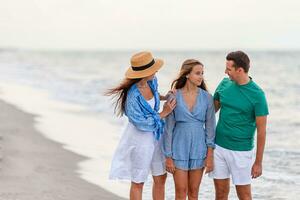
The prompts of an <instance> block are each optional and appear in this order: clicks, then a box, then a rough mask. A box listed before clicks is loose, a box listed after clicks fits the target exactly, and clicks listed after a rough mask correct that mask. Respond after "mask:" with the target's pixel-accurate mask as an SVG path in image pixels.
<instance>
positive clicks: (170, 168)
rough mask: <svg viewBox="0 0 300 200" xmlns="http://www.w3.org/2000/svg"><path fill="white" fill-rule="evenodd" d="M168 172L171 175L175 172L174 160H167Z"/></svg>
mask: <svg viewBox="0 0 300 200" xmlns="http://www.w3.org/2000/svg"><path fill="white" fill-rule="evenodd" d="M166 170H167V172H169V173H171V174H173V173H174V172H175V165H174V161H173V159H172V158H166Z"/></svg>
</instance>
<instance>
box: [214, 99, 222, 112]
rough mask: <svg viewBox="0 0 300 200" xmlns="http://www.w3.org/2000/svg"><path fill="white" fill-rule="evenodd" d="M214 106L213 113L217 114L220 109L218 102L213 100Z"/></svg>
mask: <svg viewBox="0 0 300 200" xmlns="http://www.w3.org/2000/svg"><path fill="white" fill-rule="evenodd" d="M214 105H215V112H218V111H219V109H220V107H221V104H220V101H218V100H214Z"/></svg>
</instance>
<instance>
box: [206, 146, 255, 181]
mask: <svg viewBox="0 0 300 200" xmlns="http://www.w3.org/2000/svg"><path fill="white" fill-rule="evenodd" d="M253 162H254V151H253V150H251V151H232V150H229V149H225V148H223V147H220V146H218V145H216V148H215V150H214V170H213V171H212V172H211V173H210V174H209V177H211V178H214V179H227V178H230V175H231V177H232V182H233V184H234V185H248V184H251V168H252V165H253Z"/></svg>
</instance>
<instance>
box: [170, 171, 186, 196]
mask: <svg viewBox="0 0 300 200" xmlns="http://www.w3.org/2000/svg"><path fill="white" fill-rule="evenodd" d="M173 177H174V182H175V200H185V199H186V197H187V191H188V171H185V170H181V169H177V168H176V170H175V172H174V174H173Z"/></svg>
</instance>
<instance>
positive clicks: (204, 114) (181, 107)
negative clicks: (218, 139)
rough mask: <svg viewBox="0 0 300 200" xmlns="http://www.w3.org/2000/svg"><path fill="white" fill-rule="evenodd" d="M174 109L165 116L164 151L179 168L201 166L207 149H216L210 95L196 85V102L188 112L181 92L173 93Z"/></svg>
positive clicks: (214, 123)
mask: <svg viewBox="0 0 300 200" xmlns="http://www.w3.org/2000/svg"><path fill="white" fill-rule="evenodd" d="M176 101H177V104H176V108H175V109H174V110H173V112H172V113H171V114H170V115H169V116H168V117H167V118H166V124H165V129H164V134H163V136H162V137H163V145H162V146H163V152H164V154H165V156H166V157H171V158H172V159H173V160H174V164H175V166H176V168H178V169H182V170H192V169H201V168H202V167H204V160H205V158H206V153H207V148H208V147H212V148H215V126H216V121H215V109H214V105H213V98H212V96H211V95H210V94H209V93H208V92H207V91H205V90H203V89H201V88H199V89H198V95H197V99H196V102H195V105H194V107H193V109H192V111H189V109H188V107H187V105H186V103H185V101H184V99H183V95H182V91H181V90H178V92H177V93H176Z"/></svg>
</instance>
